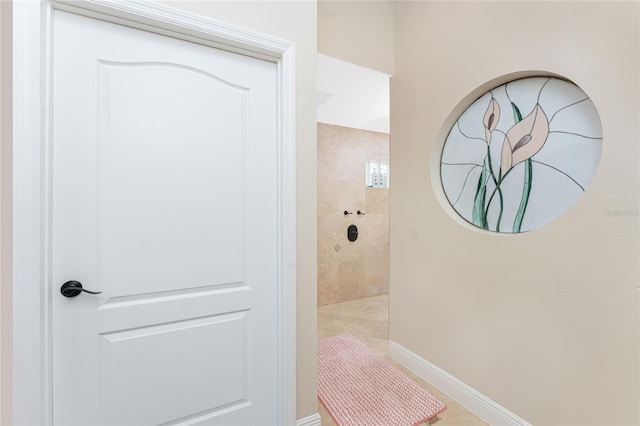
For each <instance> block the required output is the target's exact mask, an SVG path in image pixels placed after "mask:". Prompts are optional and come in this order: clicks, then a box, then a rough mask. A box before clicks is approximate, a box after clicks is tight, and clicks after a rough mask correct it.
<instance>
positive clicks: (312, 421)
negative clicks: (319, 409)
mask: <svg viewBox="0 0 640 426" xmlns="http://www.w3.org/2000/svg"><path fill="white" fill-rule="evenodd" d="M321 425H322V421H321V419H320V414H318V413H315V414H312V415H310V416H307V417H304V418H302V419H298V420H297V421H296V426H321Z"/></svg>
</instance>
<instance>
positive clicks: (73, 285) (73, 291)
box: [60, 281, 102, 297]
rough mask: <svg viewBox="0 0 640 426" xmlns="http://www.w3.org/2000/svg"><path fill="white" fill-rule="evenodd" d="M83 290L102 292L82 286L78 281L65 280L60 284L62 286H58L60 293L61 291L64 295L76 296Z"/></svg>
mask: <svg viewBox="0 0 640 426" xmlns="http://www.w3.org/2000/svg"><path fill="white" fill-rule="evenodd" d="M83 291H84V292H85V293H89V294H101V293H102V292H101V291H90V290H86V289H84V288H82V284H81V283H80V281H67V282H66V283H64V284H62V287H60V293H62V295H63V296H64V297H76V296H77V295H79V294H80V293H82V292H83Z"/></svg>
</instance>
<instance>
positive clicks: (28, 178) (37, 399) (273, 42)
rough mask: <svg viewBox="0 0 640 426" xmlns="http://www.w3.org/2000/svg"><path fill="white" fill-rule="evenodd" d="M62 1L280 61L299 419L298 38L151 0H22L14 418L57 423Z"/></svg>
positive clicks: (290, 335)
mask: <svg viewBox="0 0 640 426" xmlns="http://www.w3.org/2000/svg"><path fill="white" fill-rule="evenodd" d="M54 9H61V10H65V11H69V12H73V13H77V14H80V15H85V16H90V17H95V18H99V19H102V20H105V21H110V22H116V23H119V24H124V25H127V26H130V27H134V28H139V29H144V30H148V31H152V32H155V33H159V34H165V35H170V36H172V37H176V38H180V39H184V40H188V41H193V42H197V43H200V44H205V45H209V46H213V47H216V48H220V49H224V50H229V51H233V52H237V53H242V54H245V55H248V56H252V57H256V58H260V59H264V60H268V61H271V62H274V63H276V64H277V78H278V88H277V90H278V94H277V96H278V111H277V120H278V125H277V126H278V135H277V140H278V162H279V164H278V173H279V174H278V222H279V223H278V229H279V238H278V245H279V250H278V289H277V291H278V296H277V297H278V310H279V312H278V336H279V337H278V342H277V348H278V354H279V356H278V359H279V365H278V378H279V383H278V400H279V401H280V404H279V410H280V411H279V415H278V417H279V419H280V424H282V425H292V424H295V419H296V415H295V410H296V333H295V323H296V313H295V303H296V294H295V288H296V267H295V266H296V259H295V248H296V246H295V223H296V211H295V45H294V44H293V43H291V42H287V41H283V40H280V39H277V38H274V37H271V36H266V35H263V34H259V33H256V32H253V31H248V30H245V29H242V28H238V27H235V26H230V25H227V24H223V23H220V22H217V21H214V20H211V19H208V18H204V17H201V16H197V15H194V14H190V13H186V12H183V11H180V10H177V9H174V8H171V7H167V6H162V5H159V4H156V3H151V2H148V1H143V0H135V1H131V0H129V1H126V2H125V1H121V0H112V1H109V0H74V1H70V0H39V1H16V2H14V3H13V141H12V149H13V194H12V203H13V226H12V231H13V238H12V239H13V250H12V255H13V262H12V267H13V271H12V283H11V286H12V292H13V301H12V302H13V304H12V306H13V309H12V321H13V324H12V327H13V328H12V333H13V336H12V348H11V351H12V353H11V356H12V359H11V363H12V371H13V406H12V408H13V413H12V417H13V423H14V424H34V425H35V424H37V425H50V424H52V421H53V419H52V410H53V407H52V371H51V297H52V296H53V295H52V294H50V293H51V290H50V289H51V288H52V287H51V282H50V278H51V277H50V273H51V247H50V245H51V238H50V232H51V219H50V217H51V216H50V212H51V196H50V188H51V178H50V174H51V157H50V154H51V146H50V144H51V124H50V123H51V108H50V106H51V96H50V90H51V77H52V75H51V34H52V31H51V30H52V15H53V13H52V12H53V10H54Z"/></svg>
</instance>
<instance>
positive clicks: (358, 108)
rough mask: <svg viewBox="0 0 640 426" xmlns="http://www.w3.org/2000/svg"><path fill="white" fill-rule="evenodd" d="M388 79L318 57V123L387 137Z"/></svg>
mask: <svg viewBox="0 0 640 426" xmlns="http://www.w3.org/2000/svg"><path fill="white" fill-rule="evenodd" d="M389 78H390V76H389V75H388V74H384V73H381V72H378V71H374V70H372V69H369V68H364V67H361V66H359V65H355V64H352V63H349V62H345V61H342V60H339V59H335V58H332V57H330V56H326V55H323V54H320V53H319V54H318V90H317V101H316V102H317V103H316V105H317V121H318V122H319V123H327V124H334V125H338V126H344V127H352V128H355V129H364V130H371V131H374V132H382V133H389Z"/></svg>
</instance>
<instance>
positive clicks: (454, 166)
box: [440, 77, 602, 233]
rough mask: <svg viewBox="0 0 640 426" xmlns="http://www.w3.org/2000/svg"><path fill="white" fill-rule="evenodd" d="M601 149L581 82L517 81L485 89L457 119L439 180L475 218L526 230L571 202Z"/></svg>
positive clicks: (463, 212) (481, 223) (490, 227)
mask: <svg viewBox="0 0 640 426" xmlns="http://www.w3.org/2000/svg"><path fill="white" fill-rule="evenodd" d="M601 151H602V127H601V124H600V118H599V116H598V113H597V111H596V109H595V106H594V105H593V102H591V100H590V99H589V97H588V96H587V95H586V94H585V93H584V92H583V91H582V90H581V89H580V88H579V87H577V86H576V85H574V84H573V83H570V82H568V81H565V80H561V79H558V78H552V77H531V78H525V79H520V80H515V81H512V82H509V83H507V84H504V85H502V86H499V87H496V88H494V89H492V90H490V91H489V92H487V93H485V94H484V95H483V96H481V97H480V98H479V99H477V100H476V101H475V102H474V103H473V104H471V105H470V106H469V107H468V108H467V109H466V110H465V111H464V112H463V113H462V114H461V115H460V117H459V118H458V120H456V122H455V124H454V125H453V127H452V128H451V130H450V132H449V135H448V136H447V140H446V141H445V145H444V149H443V152H442V160H441V167H440V173H441V179H442V185H443V188H444V192H445V194H446V196H447V198H448V200H449V202H450V203H451V205H452V206H453V208H454V209H455V210H456V212H458V214H460V216H462V217H463V218H464V219H465V220H467V221H468V222H470V223H472V224H473V225H475V226H477V227H479V228H482V229H484V230H487V231H493V232H502V233H520V232H526V231H530V230H532V229H535V228H538V227H540V226H542V225H545V224H546V223H549V222H550V221H552V220H554V219H555V218H557V217H558V216H560V215H561V214H562V213H564V212H565V211H566V210H567V209H569V208H570V207H571V206H572V205H573V204H574V203H575V201H576V200H577V199H578V198H579V197H580V195H581V194H582V193H583V192H584V190H585V188H586V187H587V186H588V185H589V183H590V182H591V179H592V178H593V175H594V174H595V171H596V168H597V166H598V163H599V161H600V153H601Z"/></svg>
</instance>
